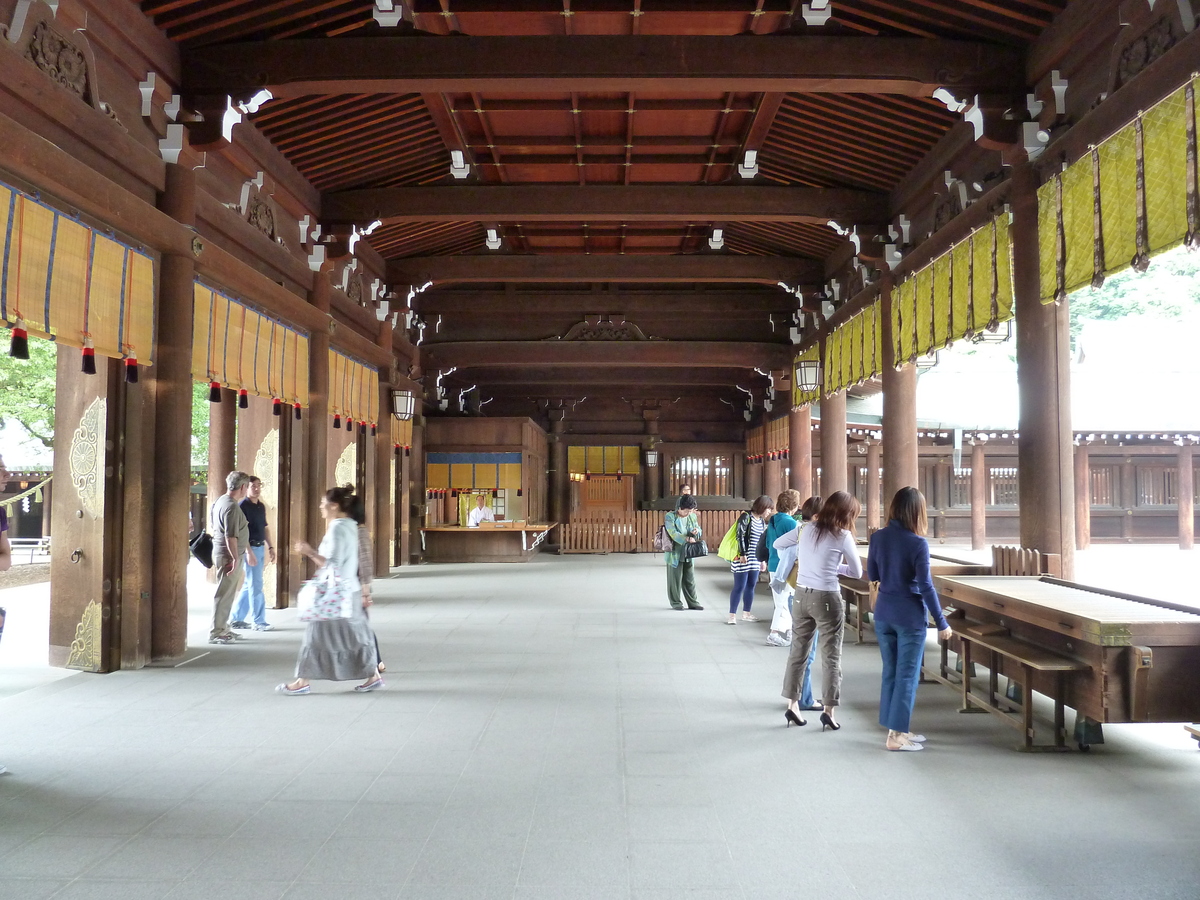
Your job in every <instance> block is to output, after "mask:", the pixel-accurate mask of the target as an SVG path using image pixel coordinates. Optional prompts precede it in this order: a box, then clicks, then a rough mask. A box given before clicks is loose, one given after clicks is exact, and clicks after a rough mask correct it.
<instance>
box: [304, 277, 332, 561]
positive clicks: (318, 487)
mask: <svg viewBox="0 0 1200 900" xmlns="http://www.w3.org/2000/svg"><path fill="white" fill-rule="evenodd" d="M327 266H328V264H327V265H326V266H322V268H321V270H320V271H319V272H317V273H316V274H315V275H314V276H313V288H312V291H311V292H310V293H309V297H308V302H309V303H311V304H312V305H313V306H315V307H316V308H317V309H318V310H320V311H321V312H323V313H328V312H329V300H330V293H331V292H332V290H333V288H332V286H331V285H330V283H329V272H328V269H327ZM306 418H307V419H308V421H307V423H306V424H305V428H304V437H305V446H306V447H307V449H308V469H307V470H306V471H305V479H304V487H305V490H304V496H303V497H302V498H301V502H302V503H303V504H304V514H305V529H304V530H305V532H306V533H307V535H308V542H309V543H310V544H312V545H313V546H314V547H315V546H316V545H317V544H318V543H319V542H320V540H321V537H322V536H323V535H324V534H325V523H324V522H323V521H322V519H321V510H320V502H321V497H323V496H324V495H325V491H327V490H328V489H329V487H330V485H329V484H327V481H328V479H329V474H328V471H327V469H328V462H327V460H326V456H327V454H328V453H329V332H328V331H327V330H314V331H313V332H312V334H311V335H309V338H308V410H307V416H306Z"/></svg>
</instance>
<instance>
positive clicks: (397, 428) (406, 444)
mask: <svg viewBox="0 0 1200 900" xmlns="http://www.w3.org/2000/svg"><path fill="white" fill-rule="evenodd" d="M412 430H413V425H412V419H402V420H400V421H399V422H396V423H395V424H394V425H392V443H393V444H395V445H396V446H397V447H403V448H404V449H406V450H407V449H409V448H411V447H412Z"/></svg>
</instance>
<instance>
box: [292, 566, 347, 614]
mask: <svg viewBox="0 0 1200 900" xmlns="http://www.w3.org/2000/svg"><path fill="white" fill-rule="evenodd" d="M350 601H351V597H350V592H349V591H348V590H346V584H345V582H344V581H342V579H341V577H340V576H339V575H338V570H337V566H335V565H333V564H332V563H330V564H326V565H325V566H323V567H322V568H321V569H320V570H318V571H317V573H316V574H315V575H313V577H312V578H310V579H309V580H308V581H306V582H304V584H302V585H300V592H299V593H298V594H297V595H296V607H297V608H298V609H299V610H300V616H299V618H300V621H301V622H323V621H326V620H329V619H348V618H350V616H351V615H353V610H352V609H351V606H350Z"/></svg>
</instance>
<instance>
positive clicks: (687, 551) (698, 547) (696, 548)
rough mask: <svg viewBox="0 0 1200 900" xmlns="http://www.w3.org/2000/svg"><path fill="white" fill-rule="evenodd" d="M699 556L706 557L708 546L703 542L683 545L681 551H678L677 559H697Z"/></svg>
mask: <svg viewBox="0 0 1200 900" xmlns="http://www.w3.org/2000/svg"><path fill="white" fill-rule="evenodd" d="M701 556H708V544H706V543H704V541H703V540H697V541H692V542H688V543H685V544H684V545H683V549H682V550H680V551H679V559H680V560H681V561H682V560H687V559H699V558H700V557H701Z"/></svg>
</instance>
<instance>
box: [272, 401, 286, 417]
mask: <svg viewBox="0 0 1200 900" xmlns="http://www.w3.org/2000/svg"><path fill="white" fill-rule="evenodd" d="M271 415H273V416H282V415H283V401H282V400H272V401H271Z"/></svg>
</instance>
